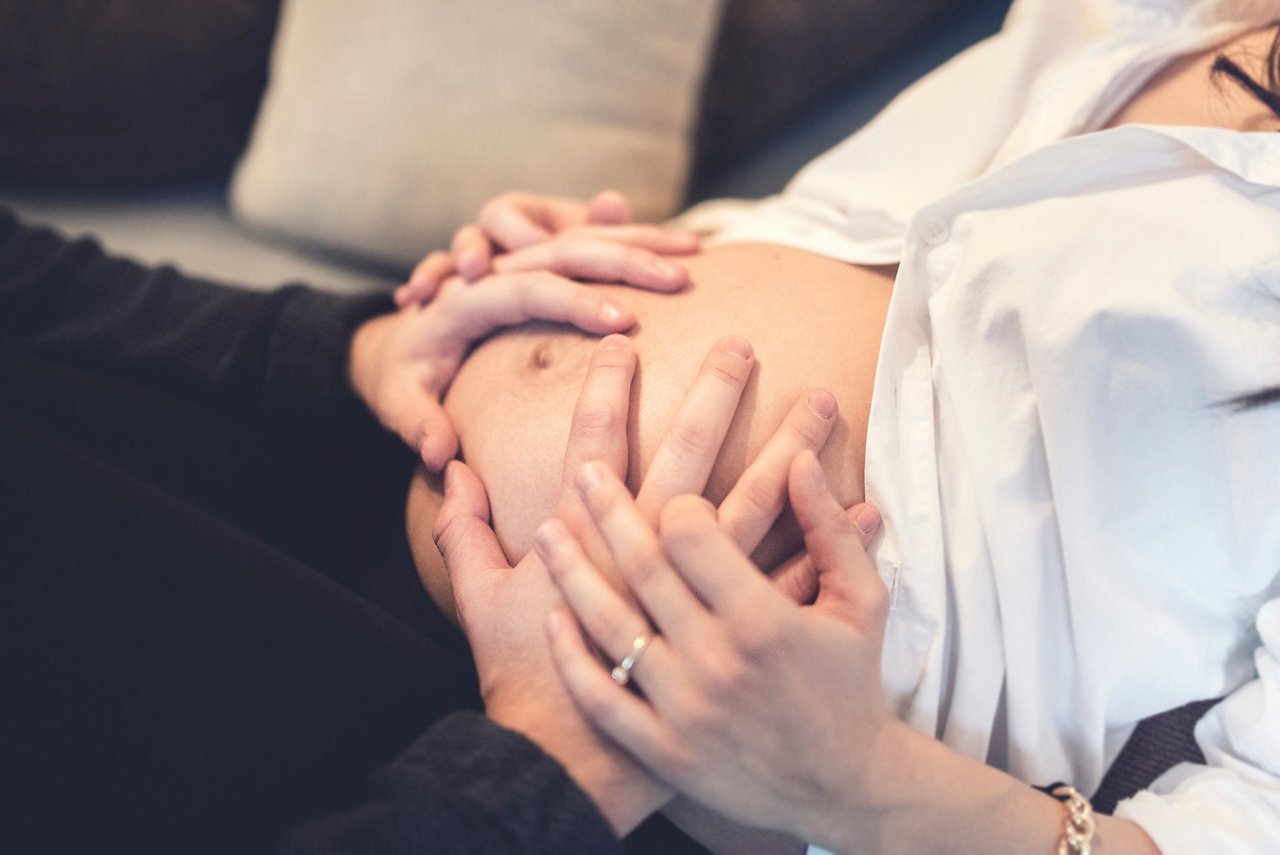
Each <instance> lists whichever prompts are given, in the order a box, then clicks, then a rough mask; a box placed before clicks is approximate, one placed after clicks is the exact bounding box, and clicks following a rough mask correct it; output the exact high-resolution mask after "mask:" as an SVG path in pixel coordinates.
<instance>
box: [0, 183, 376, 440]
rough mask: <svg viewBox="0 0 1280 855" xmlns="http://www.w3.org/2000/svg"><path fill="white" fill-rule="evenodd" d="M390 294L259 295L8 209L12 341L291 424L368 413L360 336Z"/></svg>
mask: <svg viewBox="0 0 1280 855" xmlns="http://www.w3.org/2000/svg"><path fill="white" fill-rule="evenodd" d="M391 308H392V302H391V299H390V297H389V296H386V295H374V296H361V297H341V296H336V295H332V294H325V293H321V292H318V291H314V290H311V289H308V288H306V287H303V286H301V285H289V286H286V287H282V288H279V289H276V290H274V291H270V292H261V291H250V290H246V289H241V288H234V287H230V286H227V285H220V284H216V283H213V282H209V281H205V280H200V279H195V278H191V277H187V276H184V275H182V274H181V273H179V272H178V271H177V270H175V269H174V268H172V267H158V268H149V267H144V266H142V265H139V264H136V263H134V262H132V261H129V260H126V259H122V258H117V257H112V256H110V255H107V254H106V253H104V252H103V250H102V248H101V247H100V246H99V245H98V244H97V243H96V242H94V241H92V240H74V241H69V240H66V239H64V238H63V237H62V236H60V235H58V234H57V233H56V232H54V231H52V230H49V229H44V228H30V227H26V226H23V225H22V224H21V223H20V222H19V221H18V219H17V218H16V217H15V216H14V215H13V213H12V212H11V211H8V210H7V209H5V208H3V207H0V344H3V345H4V346H5V347H6V348H10V349H13V350H17V351H20V352H25V353H28V354H31V355H35V356H39V357H41V358H47V359H51V360H55V361H59V362H64V363H68V364H73V365H78V366H83V367H86V368H89V369H91V370H94V371H98V372H103V373H108V374H111V375H114V376H117V377H120V378H122V379H125V380H128V381H130V382H134V383H137V384H140V385H144V386H148V387H151V388H156V389H159V390H162V391H165V392H168V393H171V394H175V395H178V396H181V397H185V398H191V399H194V400H198V401H203V402H207V403H210V404H213V405H216V406H220V407H225V408H228V409H231V410H235V411H239V412H241V413H243V414H245V415H248V416H250V417H260V418H262V419H263V420H265V421H266V422H268V423H270V424H272V425H275V426H279V427H283V428H292V427H301V426H304V425H306V424H315V423H316V420H317V419H324V418H326V417H329V416H332V415H333V414H334V413H335V411H336V410H345V411H348V412H351V411H354V410H356V409H357V401H356V399H355V396H354V395H353V394H352V393H351V392H350V391H349V388H348V385H347V381H346V359H347V350H348V347H349V342H350V338H351V334H352V332H353V331H354V330H355V327H356V326H358V325H359V324H360V322H362V321H364V320H366V319H367V318H369V317H371V316H373V315H375V314H380V313H382V312H385V311H389V310H390V309H391Z"/></svg>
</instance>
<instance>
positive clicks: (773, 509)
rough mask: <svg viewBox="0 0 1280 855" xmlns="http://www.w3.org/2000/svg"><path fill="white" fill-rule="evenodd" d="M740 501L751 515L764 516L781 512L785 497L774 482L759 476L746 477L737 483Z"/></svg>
mask: <svg viewBox="0 0 1280 855" xmlns="http://www.w3.org/2000/svg"><path fill="white" fill-rule="evenodd" d="M738 489H739V491H740V495H741V498H742V501H743V502H744V503H745V504H746V506H747V508H748V510H750V511H751V512H752V513H753V514H756V515H759V516H764V515H766V514H775V513H780V512H781V511H782V508H783V506H784V505H785V504H786V497H785V496H784V495H783V492H782V490H779V489H777V488H776V487H775V485H774V482H771V481H769V480H768V479H766V478H764V477H763V476H760V475H746V476H744V477H743V479H742V480H741V481H740V482H739V483H738Z"/></svg>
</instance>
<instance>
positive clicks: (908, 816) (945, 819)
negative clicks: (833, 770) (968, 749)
mask: <svg viewBox="0 0 1280 855" xmlns="http://www.w3.org/2000/svg"><path fill="white" fill-rule="evenodd" d="M863 768H864V769H865V770H874V771H867V772H865V773H864V777H865V778H866V779H867V784H866V785H865V786H863V788H862V790H863V791H862V793H861V795H860V796H858V797H857V798H859V801H857V802H851V804H854V805H856V806H857V808H858V809H856V810H845V811H832V812H830V820H831V822H830V823H829V825H828V826H827V827H826V828H823V829H816V830H818V831H819V833H820V834H822V835H823V836H821V837H814V838H813V842H815V843H818V844H819V845H822V846H824V847H826V848H828V849H831V850H833V851H838V852H850V851H857V852H888V851H892V852H920V853H929V852H938V851H947V852H957V853H961V852H974V853H978V852H981V853H1001V852H1008V853H1011V855H1012V853H1027V852H1044V853H1051V852H1055V851H1057V843H1058V839H1059V837H1060V832H1061V829H1062V820H1063V816H1064V814H1063V809H1062V807H1061V806H1060V805H1059V803H1058V802H1057V801H1056V800H1054V799H1053V798H1051V797H1050V796H1047V795H1044V794H1043V793H1040V792H1038V791H1036V790H1035V789H1033V788H1031V787H1029V786H1027V785H1026V784H1024V783H1022V782H1021V781H1018V780H1017V779H1015V778H1013V777H1012V776H1010V775H1008V774H1006V773H1004V772H1001V771H999V770H997V769H994V768H992V767H990V766H987V765H985V764H983V763H981V762H979V761H976V760H972V759H970V758H968V757H964V756H962V755H961V754H959V753H957V752H956V751H954V750H953V749H951V748H949V747H947V746H946V745H944V744H942V743H941V742H939V741H938V740H936V739H933V738H931V737H928V736H926V735H924V734H922V733H920V732H919V731H916V730H914V729H912V728H911V727H909V726H908V725H906V724H905V723H903V722H900V721H897V720H894V724H893V725H892V726H890V727H887V728H886V729H885V732H884V734H883V737H882V738H881V739H878V740H877V741H876V743H875V744H874V745H873V747H872V751H871V752H870V756H869V757H868V758H867V760H866V763H865V765H864V767H863Z"/></svg>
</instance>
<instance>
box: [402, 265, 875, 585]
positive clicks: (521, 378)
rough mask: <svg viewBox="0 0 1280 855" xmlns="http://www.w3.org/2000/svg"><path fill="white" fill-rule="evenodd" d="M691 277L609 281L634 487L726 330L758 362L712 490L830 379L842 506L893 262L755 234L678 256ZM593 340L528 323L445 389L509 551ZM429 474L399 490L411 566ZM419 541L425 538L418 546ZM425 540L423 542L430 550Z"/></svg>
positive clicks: (556, 464) (518, 538)
mask: <svg viewBox="0 0 1280 855" xmlns="http://www.w3.org/2000/svg"><path fill="white" fill-rule="evenodd" d="M685 263H686V265H687V266H688V268H689V271H690V274H691V278H692V285H691V286H690V287H688V288H687V289H685V290H684V291H683V292H681V293H679V294H675V295H662V294H651V293H647V292H643V291H637V290H635V289H632V288H622V287H615V286H599V287H602V288H605V289H606V290H612V291H616V296H617V297H618V299H620V300H623V301H625V302H626V303H628V304H629V305H631V306H632V307H634V309H635V311H636V315H637V317H638V319H639V323H638V324H637V326H636V328H635V329H634V330H633V331H632V332H631V335H632V339H633V341H634V343H635V348H636V352H637V354H638V357H639V368H638V370H637V374H636V380H635V385H634V387H633V390H632V426H631V432H630V433H631V466H630V472H629V473H628V481H629V482H630V484H631V485H632V487H633V488H634V487H636V486H637V485H638V483H639V478H640V475H641V474H642V473H643V472H644V470H645V468H646V467H647V465H648V461H649V460H650V459H651V457H652V455H653V451H654V448H655V447H656V445H657V443H658V440H659V439H660V438H661V436H662V433H663V431H664V429H665V428H666V425H667V423H668V422H669V421H670V418H671V416H672V414H673V413H674V411H675V408H676V406H677V405H678V404H679V402H680V399H681V396H682V395H683V394H684V392H685V390H686V388H687V387H688V385H689V383H690V382H691V381H692V379H693V377H694V374H695V373H696V371H697V368H698V366H699V365H700V364H701V362H702V359H703V357H704V356H705V355H706V353H707V351H708V350H709V349H710V347H711V345H712V344H713V343H714V342H715V341H717V340H718V339H720V338H722V337H723V336H726V335H730V334H733V335H740V336H743V337H745V338H746V339H747V340H749V341H750V342H751V344H752V345H753V347H754V349H755V353H756V363H757V364H756V369H755V372H754V374H753V376H752V378H751V381H750V383H749V384H748V386H747V389H746V392H745V394H744V396H743V402H742V406H741V408H740V410H739V412H738V414H737V416H736V417H735V419H734V422H733V425H732V427H731V429H730V431H729V435H728V438H727V440H726V443H725V446H724V450H723V452H722V454H721V456H720V459H719V461H718V463H717V465H716V467H715V469H714V471H713V473H712V478H711V483H710V485H709V486H708V489H707V495H708V497H709V498H711V499H712V500H713V501H718V500H719V499H720V498H722V497H723V496H724V495H725V494H726V493H727V492H728V490H729V488H730V487H731V486H732V485H733V483H734V481H735V480H736V479H737V477H738V475H739V474H740V473H741V472H742V470H743V469H744V468H745V467H746V465H747V464H748V463H749V462H750V461H751V460H752V459H753V458H754V456H755V454H756V453H757V452H758V451H759V450H760V448H761V446H763V444H764V442H765V441H766V440H767V439H768V438H769V436H770V435H772V433H773V431H774V430H775V429H776V428H777V426H778V425H779V424H780V423H781V421H782V417H783V415H784V414H785V413H786V411H787V409H788V408H789V407H790V406H791V404H792V403H793V402H794V401H795V400H796V399H797V398H798V397H799V396H800V395H801V394H803V392H804V391H805V390H806V389H810V388H814V387H822V388H826V389H829V390H830V391H831V392H832V393H833V394H834V395H835V396H836V398H837V400H838V401H839V405H840V419H839V422H838V425H837V427H836V430H835V432H834V434H833V435H832V437H831V439H830V441H829V442H828V443H827V446H826V448H825V449H824V451H823V452H822V454H821V455H820V459H821V461H822V463H823V465H824V468H825V470H826V473H827V477H828V480H829V482H830V484H831V485H832V488H833V490H834V491H835V492H836V494H837V496H838V497H839V498H840V499H841V500H842V501H844V502H845V503H846V504H851V503H853V502H855V501H858V500H860V499H861V498H862V469H863V459H864V451H865V442H866V426H867V414H868V408H869V406H870V401H871V387H872V381H873V377H874V373H875V361H876V354H877V351H878V349H879V344H880V336H881V332H882V329H883V324H884V316H885V311H886V309H887V305H888V299H889V293H890V290H891V288H892V282H893V279H892V273H893V271H892V270H889V269H883V268H880V269H870V268H861V267H855V266H851V265H848V264H844V263H841V262H836V261H832V260H830V259H827V258H823V257H820V256H816V255H812V254H809V253H806V252H802V251H799V250H794V249H789V248H785V247H778V246H769V245H762V244H751V245H745V244H744V245H730V246H724V247H718V248H713V249H711V250H708V251H706V252H704V253H702V254H700V255H698V256H695V257H693V258H689V259H686V260H685ZM595 343H596V339H594V338H591V337H588V336H583V335H581V334H578V333H575V332H573V331H570V330H565V329H563V328H559V327H550V326H547V325H541V324H529V325H525V326H522V327H518V328H515V329H512V330H509V331H507V332H505V333H503V334H501V335H498V336H495V337H494V338H492V339H490V340H489V341H487V342H485V343H484V344H483V345H481V346H480V347H478V348H477V349H476V350H475V352H474V353H473V354H472V355H471V356H470V357H469V358H468V360H467V362H466V364H465V365H464V366H463V368H462V370H461V371H460V372H459V373H458V376H457V378H456V379H455V381H454V383H453V385H452V387H451V388H450V390H449V393H448V396H447V398H446V407H447V409H448V412H449V415H450V417H451V418H452V419H453V422H454V425H455V426H456V427H457V430H458V434H459V437H460V439H461V444H462V452H463V456H464V458H465V459H466V461H467V463H468V464H469V465H470V466H471V467H472V468H474V469H475V471H476V472H477V474H478V475H479V476H480V478H481V479H482V480H483V481H484V484H485V487H486V489H487V490H488V493H489V501H490V507H491V510H492V515H493V524H494V528H495V530H496V531H497V533H498V536H499V539H500V541H501V542H502V545H503V548H504V549H505V550H506V552H507V554H508V555H509V556H512V557H513V558H515V557H518V556H520V555H523V554H524V552H525V551H526V550H527V549H528V548H529V547H530V545H531V542H532V535H533V532H534V530H535V529H536V528H537V526H538V525H539V524H540V523H541V522H543V521H544V520H545V519H547V517H548V516H549V515H550V513H551V510H552V507H553V505H554V503H555V497H556V494H557V492H558V490H559V488H560V482H561V464H562V462H563V458H564V448H565V442H566V438H567V436H568V428H569V418H570V415H571V413H572V410H573V405H574V402H575V400H576V399H577V395H578V392H579V390H580V388H581V385H582V379H583V376H584V372H585V370H586V365H587V362H588V360H589V358H590V355H591V352H592V350H593V348H594V347H595ZM433 492H434V486H433V485H432V484H430V483H429V482H428V481H427V480H426V479H425V478H419V479H417V480H416V481H415V485H414V488H413V489H412V491H411V493H410V507H409V509H408V510H409V514H408V517H409V528H410V537H411V540H412V541H413V542H414V546H415V555H416V557H418V559H419V561H418V563H419V567H420V568H422V567H423V564H424V562H427V563H432V562H433V561H438V557H435V556H431V555H425V554H423V553H425V552H434V548H433V547H431V542H430V539H429V532H430V528H431V523H432V521H433V519H434V508H435V506H436V502H437V498H436V497H435V496H434V495H432V493H433ZM424 540H425V543H424ZM797 545H798V538H797V537H796V534H795V532H794V530H791V531H787V530H786V527H785V526H784V527H782V528H780V529H778V530H777V531H775V532H774V533H772V534H771V535H770V538H769V540H768V541H767V542H766V544H764V545H762V548H761V550H760V551H759V552H758V553H757V558H758V559H759V560H760V561H761V562H762V564H765V565H769V564H771V563H773V562H776V561H777V560H779V559H780V558H782V557H785V556H786V555H788V554H790V552H791V551H793V550H794V549H795V548H796V546H797ZM428 547H431V548H430V549H428Z"/></svg>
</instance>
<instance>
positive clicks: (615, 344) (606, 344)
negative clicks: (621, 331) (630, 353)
mask: <svg viewBox="0 0 1280 855" xmlns="http://www.w3.org/2000/svg"><path fill="white" fill-rule="evenodd" d="M600 349H601V350H630V349H631V339H629V338H627V337H626V336H625V335H618V334H617V333H610V334H609V335H607V336H605V337H604V338H602V339H600Z"/></svg>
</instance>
